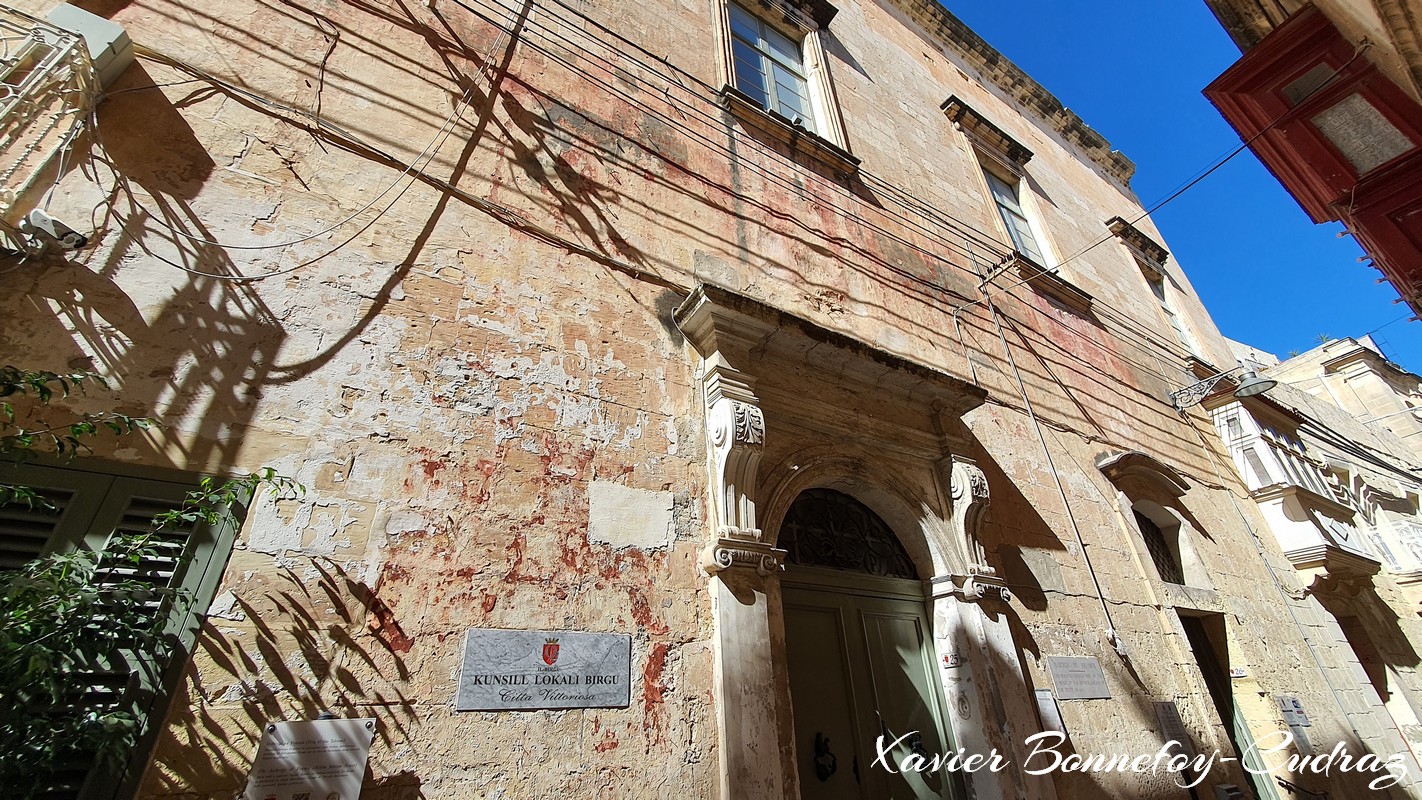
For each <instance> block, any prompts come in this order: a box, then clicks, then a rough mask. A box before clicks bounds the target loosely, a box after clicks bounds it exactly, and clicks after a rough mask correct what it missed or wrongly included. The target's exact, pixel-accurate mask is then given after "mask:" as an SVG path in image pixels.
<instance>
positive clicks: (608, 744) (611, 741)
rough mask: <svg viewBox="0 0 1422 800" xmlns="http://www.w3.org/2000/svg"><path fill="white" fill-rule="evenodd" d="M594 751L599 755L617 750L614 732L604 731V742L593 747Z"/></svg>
mask: <svg viewBox="0 0 1422 800" xmlns="http://www.w3.org/2000/svg"><path fill="white" fill-rule="evenodd" d="M593 749H594V750H596V751H598V752H599V753H606V752H607V751H608V750H616V749H617V737H616V736H614V735H613V733H612V731H604V732H603V735H602V741H600V742H598V743H597V744H595V745H593Z"/></svg>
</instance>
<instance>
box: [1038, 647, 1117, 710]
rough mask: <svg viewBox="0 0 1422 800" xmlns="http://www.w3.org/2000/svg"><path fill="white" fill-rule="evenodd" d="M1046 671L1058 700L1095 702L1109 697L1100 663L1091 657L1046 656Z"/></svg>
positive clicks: (1109, 693) (1109, 691) (1108, 689)
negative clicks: (1049, 673) (1048, 673)
mask: <svg viewBox="0 0 1422 800" xmlns="http://www.w3.org/2000/svg"><path fill="white" fill-rule="evenodd" d="M1047 670H1048V671H1050V672H1051V673H1052V684H1053V685H1054V686H1056V689H1057V699H1058V700H1097V699H1104V698H1108V697H1110V696H1111V689H1110V688H1109V687H1107V686H1106V673H1105V672H1104V671H1102V669H1101V662H1100V661H1097V660H1096V659H1095V658H1092V657H1091V656H1047Z"/></svg>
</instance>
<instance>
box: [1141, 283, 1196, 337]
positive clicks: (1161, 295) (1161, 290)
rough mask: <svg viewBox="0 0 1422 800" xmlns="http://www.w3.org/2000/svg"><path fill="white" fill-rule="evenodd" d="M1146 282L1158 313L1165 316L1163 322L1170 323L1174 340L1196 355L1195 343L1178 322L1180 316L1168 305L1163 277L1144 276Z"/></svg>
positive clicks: (1183, 325) (1168, 300)
mask: <svg viewBox="0 0 1422 800" xmlns="http://www.w3.org/2000/svg"><path fill="white" fill-rule="evenodd" d="M1146 281H1147V282H1148V283H1149V284H1150V290H1151V292H1152V293H1153V294H1154V295H1155V299H1156V300H1157V301H1159V302H1160V312H1161V313H1162V314H1164V315H1165V321H1166V322H1169V323H1170V328H1171V330H1174V331H1175V338H1176V339H1179V340H1180V344H1181V345H1183V346H1184V347H1185V349H1186V350H1189V351H1190V352H1191V353H1198V352H1199V350H1198V348H1196V347H1195V342H1194V340H1193V339H1191V338H1190V334H1189V333H1187V332H1186V331H1185V323H1183V322H1181V321H1180V315H1179V314H1177V313H1175V308H1174V307H1173V306H1172V305H1171V303H1170V297H1169V295H1167V294H1166V291H1167V290H1166V288H1165V276H1164V275H1160V276H1158V277H1152V276H1150V275H1147V276H1146Z"/></svg>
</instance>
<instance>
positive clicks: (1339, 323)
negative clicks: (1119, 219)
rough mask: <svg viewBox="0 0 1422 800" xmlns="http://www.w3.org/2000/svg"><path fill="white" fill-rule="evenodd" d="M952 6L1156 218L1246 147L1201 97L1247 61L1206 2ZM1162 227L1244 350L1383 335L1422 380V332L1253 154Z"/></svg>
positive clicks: (968, 1)
mask: <svg viewBox="0 0 1422 800" xmlns="http://www.w3.org/2000/svg"><path fill="white" fill-rule="evenodd" d="M943 1H944V5H945V6H946V7H947V8H948V9H949V10H950V11H952V12H953V13H954V14H955V15H957V16H958V17H959V18H960V19H962V20H963V21H964V22H965V23H967V24H968V25H969V26H970V27H971V28H973V30H975V31H977V32H978V34H979V35H981V36H982V37H983V38H984V39H986V40H987V41H988V42H989V43H991V44H992V45H993V46H994V47H996V48H997V49H998V50H1000V51H1001V52H1002V53H1003V54H1004V55H1006V56H1007V57H1008V58H1010V59H1011V60H1012V61H1013V62H1015V63H1016V64H1017V65H1018V66H1020V67H1022V68H1023V69H1024V70H1026V71H1027V73H1028V74H1030V75H1031V76H1032V77H1034V78H1036V79H1037V80H1038V81H1039V82H1040V83H1041V84H1042V85H1044V86H1046V87H1047V89H1048V90H1049V91H1051V92H1052V93H1053V94H1055V95H1056V96H1057V97H1058V98H1059V99H1060V100H1061V101H1062V102H1063V103H1064V104H1066V105H1067V106H1068V107H1069V108H1071V109H1072V110H1073V111H1075V112H1076V113H1077V114H1078V115H1080V116H1081V117H1082V118H1083V119H1085V120H1086V122H1087V124H1089V125H1091V126H1092V127H1093V128H1095V129H1096V130H1097V131H1099V132H1100V133H1101V134H1102V135H1103V136H1105V137H1106V138H1107V139H1109V140H1110V141H1111V144H1112V145H1113V146H1114V147H1116V148H1117V149H1119V150H1121V151H1122V152H1123V153H1125V154H1126V155H1127V156H1129V157H1130V158H1131V159H1132V160H1133V161H1135V162H1136V177H1135V178H1134V179H1133V180H1132V182H1131V185H1132V187H1133V188H1134V189H1135V191H1136V194H1137V195H1138V196H1139V197H1140V199H1141V202H1142V203H1143V204H1144V205H1145V206H1146V207H1147V208H1149V207H1150V206H1152V205H1154V204H1155V203H1156V202H1157V201H1159V200H1161V199H1163V198H1165V197H1167V196H1168V195H1170V194H1171V193H1172V192H1173V191H1175V190H1176V189H1177V188H1179V187H1180V186H1181V185H1183V184H1185V183H1186V182H1187V181H1189V180H1190V179H1191V178H1193V177H1194V176H1195V175H1197V174H1198V173H1199V172H1201V171H1202V170H1204V169H1205V168H1206V167H1208V166H1210V165H1211V164H1213V163H1215V162H1216V161H1218V160H1219V159H1220V158H1221V157H1223V156H1224V155H1226V154H1227V153H1229V152H1231V151H1232V150H1233V149H1234V148H1236V147H1238V146H1239V143H1240V140H1239V137H1238V136H1237V135H1236V134H1235V133H1234V131H1233V129H1231V128H1230V127H1229V126H1228V125H1226V124H1225V122H1224V120H1223V119H1222V118H1221V117H1220V115H1219V113H1218V112H1217V111H1215V109H1214V107H1213V106H1211V105H1210V103H1209V101H1207V100H1205V98H1204V96H1203V95H1201V94H1200V90H1201V89H1203V88H1204V87H1205V85H1206V84H1208V83H1209V82H1210V81H1212V80H1214V78H1215V77H1216V76H1218V75H1219V74H1220V73H1221V72H1223V71H1224V70H1225V69H1227V68H1228V67H1229V65H1230V64H1232V63H1234V62H1235V61H1236V60H1237V59H1238V58H1239V55H1240V53H1239V50H1238V48H1236V47H1235V46H1234V43H1233V42H1231V41H1230V39H1229V36H1228V35H1227V34H1226V33H1225V31H1224V28H1222V27H1220V25H1219V23H1218V22H1217V21H1216V20H1215V18H1214V15H1213V14H1211V13H1210V10H1209V8H1208V7H1207V6H1206V5H1205V2H1204V0H1134V2H1126V0H1090V1H1089V2H1087V1H1086V0H1073V1H1072V2H1066V1H1064V0H1055V1H1053V0H1018V2H1014V3H1011V4H1006V3H1003V2H1002V0H943ZM1152 216H1153V217H1154V219H1155V221H1156V224H1157V225H1158V226H1159V227H1160V230H1161V232H1162V234H1163V235H1164V236H1165V240H1166V242H1165V243H1166V245H1167V247H1169V249H1170V251H1171V253H1172V254H1173V256H1174V257H1175V258H1176V259H1177V260H1178V262H1179V264H1180V265H1181V266H1182V267H1184V269H1185V271H1186V273H1187V274H1188V275H1189V276H1190V281H1191V282H1192V283H1193V284H1194V286H1195V289H1196V291H1198V292H1199V293H1200V296H1201V297H1202V298H1203V299H1204V302H1205V305H1206V307H1207V308H1208V309H1209V310H1210V313H1211V315H1212V316H1213V317H1214V319H1215V323H1216V324H1217V325H1218V326H1219V328H1220V330H1221V331H1222V332H1223V333H1224V335H1226V336H1228V337H1230V338H1231V339H1237V340H1239V341H1243V342H1247V343H1249V344H1252V345H1254V346H1255V347H1259V348H1261V349H1263V350H1266V351H1269V352H1271V353H1274V354H1275V355H1277V356H1279V357H1280V358H1285V357H1287V356H1288V354H1289V351H1291V350H1296V351H1299V352H1303V351H1306V350H1309V349H1312V348H1313V347H1314V346H1316V345H1317V344H1318V336H1319V335H1320V334H1328V335H1331V336H1333V337H1336V338H1341V337H1345V336H1354V337H1358V336H1361V335H1363V334H1365V333H1368V332H1370V331H1376V332H1375V333H1374V334H1373V338H1374V339H1376V340H1377V341H1378V342H1379V343H1380V344H1381V345H1382V349H1383V352H1384V353H1385V354H1386V355H1387V356H1388V357H1389V358H1391V359H1393V360H1394V361H1396V362H1397V363H1398V364H1400V365H1401V366H1402V367H1404V368H1405V369H1408V370H1410V371H1412V372H1417V371H1419V370H1422V323H1419V322H1408V317H1410V316H1411V314H1410V312H1409V311H1408V309H1407V306H1405V305H1403V304H1401V303H1398V304H1394V303H1393V302H1392V301H1393V300H1394V299H1395V298H1396V297H1397V293H1396V292H1395V291H1393V289H1392V287H1391V286H1390V285H1388V284H1387V283H1382V284H1379V283H1376V282H1375V281H1376V279H1377V278H1379V277H1380V275H1381V273H1379V272H1377V271H1376V270H1374V269H1372V268H1371V267H1369V266H1367V265H1365V264H1361V263H1359V262H1358V258H1359V257H1360V256H1361V255H1362V254H1363V253H1362V250H1361V249H1360V248H1359V247H1358V245H1357V244H1356V243H1354V242H1353V240H1352V239H1351V238H1350V237H1347V236H1344V237H1342V238H1339V236H1338V233H1339V232H1340V231H1341V230H1342V228H1341V226H1338V225H1335V224H1329V225H1314V224H1312V223H1311V222H1309V220H1308V217H1307V216H1306V215H1305V214H1304V212H1303V210H1302V209H1300V208H1299V206H1298V204H1297V203H1296V202H1294V200H1293V198H1291V197H1289V195H1288V194H1286V193H1285V192H1284V190H1283V189H1282V188H1281V187H1280V186H1279V184H1278V182H1277V181H1275V180H1274V178H1273V177H1272V176H1271V175H1270V174H1269V173H1268V171H1266V170H1265V169H1264V168H1263V166H1261V165H1260V164H1259V162H1258V161H1257V160H1256V159H1255V158H1254V156H1253V154H1251V153H1249V152H1248V151H1245V152H1244V153H1241V154H1240V155H1238V156H1235V158H1234V159H1233V160H1231V161H1230V162H1229V163H1228V164H1226V165H1225V166H1223V167H1221V168H1220V169H1219V170H1217V171H1216V172H1215V173H1213V174H1212V175H1210V176H1209V177H1207V178H1205V179H1204V180H1203V181H1201V182H1200V183H1199V184H1197V185H1196V186H1195V187H1193V188H1192V189H1190V190H1189V191H1187V192H1185V193H1184V194H1183V195H1181V196H1180V197H1179V198H1178V199H1176V200H1174V201H1172V202H1170V203H1169V204H1167V205H1166V206H1165V207H1164V208H1162V209H1161V210H1160V211H1157V212H1156V213H1155V214H1154V215H1152ZM1399 318H1401V319H1400V320H1399ZM1379 329H1380V330H1379Z"/></svg>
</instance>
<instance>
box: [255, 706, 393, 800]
mask: <svg viewBox="0 0 1422 800" xmlns="http://www.w3.org/2000/svg"><path fill="white" fill-rule="evenodd" d="M374 741H375V720H373V719H318V720H311V721H307V722H272V723H268V725H267V727H266V730H264V731H263V732H262V743H261V746H259V747H258V748H257V760H256V761H255V762H253V764H252V772H251V775H249V776H248V778H247V790H246V791H245V792H243V793H242V800H356V799H357V798H359V797H360V785H361V781H362V780H363V779H364V777H365V764H366V760H367V759H369V758H370V745H371V743H373V742H374Z"/></svg>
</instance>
